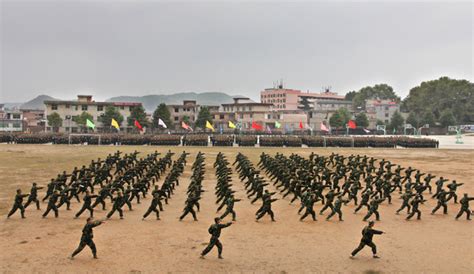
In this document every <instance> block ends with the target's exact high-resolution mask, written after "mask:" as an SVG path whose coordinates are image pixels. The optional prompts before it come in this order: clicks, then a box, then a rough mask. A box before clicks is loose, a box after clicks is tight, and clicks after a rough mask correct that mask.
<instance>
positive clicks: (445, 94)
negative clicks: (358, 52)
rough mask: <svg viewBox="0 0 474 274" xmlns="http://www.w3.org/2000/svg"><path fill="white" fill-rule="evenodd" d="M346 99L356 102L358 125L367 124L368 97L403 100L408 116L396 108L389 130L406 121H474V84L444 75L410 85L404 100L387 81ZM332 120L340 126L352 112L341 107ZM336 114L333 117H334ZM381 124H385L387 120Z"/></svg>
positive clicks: (443, 124)
mask: <svg viewBox="0 0 474 274" xmlns="http://www.w3.org/2000/svg"><path fill="white" fill-rule="evenodd" d="M345 99H346V100H349V101H352V102H353V107H354V110H356V112H357V111H360V113H359V114H356V116H355V120H356V123H357V125H360V126H364V127H365V126H366V125H368V121H367V120H366V118H367V117H366V116H365V114H364V113H363V111H364V110H365V102H366V100H368V99H389V100H393V101H395V102H397V103H400V111H401V112H403V113H408V116H407V117H406V120H405V119H404V118H403V116H402V115H401V113H400V112H398V111H397V112H395V113H394V115H393V116H392V119H391V120H390V121H389V123H388V124H386V126H387V128H388V129H389V130H393V129H400V128H401V127H403V125H404V124H405V123H407V124H411V125H412V126H413V127H417V128H418V127H421V126H423V125H425V124H429V125H430V127H447V126H450V125H460V124H472V123H474V84H473V83H471V82H469V81H467V80H457V79H451V78H449V77H441V78H439V79H436V80H431V81H427V82H422V83H421V84H420V85H418V86H416V87H413V88H411V89H410V92H409V94H408V96H407V97H406V98H404V99H403V100H401V98H400V97H398V96H397V95H396V93H395V92H394V91H393V88H392V87H391V86H389V85H387V84H378V85H375V86H368V87H363V88H361V89H360V90H358V91H350V92H348V93H347V94H346V97H345ZM334 116H336V117H335V118H333V119H332V122H331V119H330V121H329V123H330V124H331V126H335V127H339V126H343V125H345V123H347V121H348V120H349V119H351V117H350V116H351V115H350V113H349V111H348V110H347V109H346V110H344V109H340V110H338V111H337V112H336V113H335V114H334V115H333V117H334ZM331 118H332V117H331ZM377 124H380V125H384V124H385V123H384V122H383V121H377Z"/></svg>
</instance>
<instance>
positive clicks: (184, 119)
mask: <svg viewBox="0 0 474 274" xmlns="http://www.w3.org/2000/svg"><path fill="white" fill-rule="evenodd" d="M190 119H191V118H190V117H189V116H188V115H184V116H183V119H182V120H181V121H183V122H185V123H186V124H187V125H189V124H190V122H189V121H190Z"/></svg>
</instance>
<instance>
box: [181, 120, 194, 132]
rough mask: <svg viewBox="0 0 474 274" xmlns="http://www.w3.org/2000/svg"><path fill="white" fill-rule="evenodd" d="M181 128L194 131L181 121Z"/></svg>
mask: <svg viewBox="0 0 474 274" xmlns="http://www.w3.org/2000/svg"><path fill="white" fill-rule="evenodd" d="M181 127H182V128H184V129H187V130H191V131H193V129H192V128H191V127H190V126H189V125H188V124H186V123H185V122H183V121H181Z"/></svg>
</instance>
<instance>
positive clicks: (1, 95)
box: [0, 0, 474, 102]
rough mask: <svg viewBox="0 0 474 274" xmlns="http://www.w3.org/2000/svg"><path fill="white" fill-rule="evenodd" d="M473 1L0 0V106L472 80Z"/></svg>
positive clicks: (403, 87) (403, 89)
mask: <svg viewBox="0 0 474 274" xmlns="http://www.w3.org/2000/svg"><path fill="white" fill-rule="evenodd" d="M473 9H474V7H473V3H472V2H470V1H468V2H457V3H452V1H450V2H426V1H425V2H418V3H410V2H406V1H403V2H390V1H383V2H382V3H380V2H373V1H372V2H354V1H350V2H344V1H331V2H269V1H259V2H239V1H234V2H228V1H227V2H226V3H217V2H200V1H197V2H196V1H194V2H180V3H171V2H168V3H167V2H159V1H110V0H108V1H54V0H53V1H47V2H46V1H1V16H0V18H1V72H0V74H1V78H0V82H1V90H0V102H22V101H27V100H29V99H32V98H33V97H35V96H37V95H39V94H47V95H50V96H53V97H57V98H60V99H68V98H74V97H75V95H76V94H78V93H81V94H84V93H86V94H93V95H95V97H96V99H97V100H103V99H107V98H109V97H112V96H119V95H147V94H172V93H176V92H187V91H194V92H206V91H221V92H226V93H228V94H230V95H235V94H239V95H246V96H250V97H251V98H254V99H258V98H259V92H260V91H261V90H262V89H264V88H268V87H271V86H272V83H273V82H274V81H276V80H279V79H283V81H284V83H285V86H286V87H288V88H295V89H302V90H311V91H321V90H322V88H323V87H325V86H331V87H332V90H333V91H335V92H338V93H340V94H345V93H346V92H348V91H350V90H358V89H360V88H361V87H364V86H367V85H374V84H377V83H387V84H389V85H391V86H392V87H394V89H395V91H396V92H397V93H398V94H399V95H400V96H402V97H405V96H406V95H407V94H408V91H409V89H410V88H411V87H414V86H416V85H418V84H419V83H420V82H421V81H424V80H432V79H437V78H439V77H440V76H449V77H452V78H457V79H461V78H462V79H468V80H470V81H473V62H474V61H473V56H474V54H473V48H474V42H473Z"/></svg>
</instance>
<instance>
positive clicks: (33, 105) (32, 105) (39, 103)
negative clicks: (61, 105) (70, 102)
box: [20, 95, 58, 110]
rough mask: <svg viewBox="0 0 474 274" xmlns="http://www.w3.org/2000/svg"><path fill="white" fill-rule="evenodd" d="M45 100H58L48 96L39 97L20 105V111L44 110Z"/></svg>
mask: <svg viewBox="0 0 474 274" xmlns="http://www.w3.org/2000/svg"><path fill="white" fill-rule="evenodd" d="M46 100H58V99H56V98H53V97H51V96H48V95H40V96H38V97H36V98H35V99H33V100H30V101H28V102H26V103H23V104H21V105H20V109H41V110H44V101H46Z"/></svg>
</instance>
